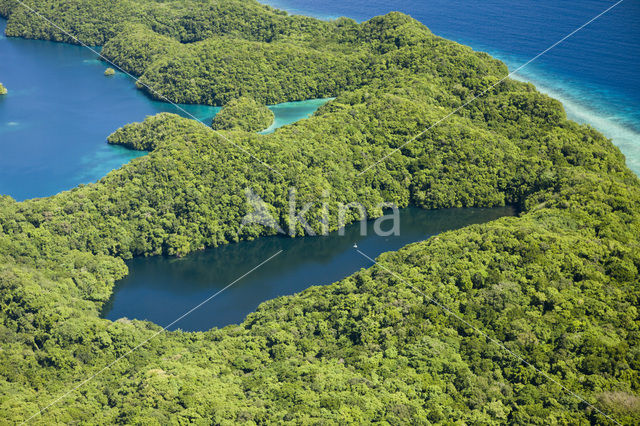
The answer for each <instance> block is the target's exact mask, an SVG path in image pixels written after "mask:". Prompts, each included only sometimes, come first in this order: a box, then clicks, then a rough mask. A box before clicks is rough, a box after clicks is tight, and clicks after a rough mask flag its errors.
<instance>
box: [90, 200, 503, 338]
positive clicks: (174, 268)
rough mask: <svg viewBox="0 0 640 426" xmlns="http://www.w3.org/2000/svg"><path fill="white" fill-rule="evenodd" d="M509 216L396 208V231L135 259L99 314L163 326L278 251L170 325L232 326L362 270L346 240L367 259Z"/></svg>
mask: <svg viewBox="0 0 640 426" xmlns="http://www.w3.org/2000/svg"><path fill="white" fill-rule="evenodd" d="M514 214H515V210H514V209H513V208H512V207H499V208H468V209H462V208H457V209H443V210H424V209H420V208H417V207H409V208H406V209H402V210H400V233H399V234H400V235H398V236H388V237H381V236H377V235H375V234H374V230H373V225H374V223H373V221H369V222H368V223H367V233H366V236H362V235H361V229H360V223H354V224H351V225H349V226H347V227H346V228H345V232H344V236H340V235H339V233H338V232H334V233H331V234H329V235H327V236H322V237H305V238H288V237H265V238H259V239H257V240H254V241H244V242H240V243H236V244H228V245H224V246H220V247H217V248H212V249H207V250H204V251H202V252H197V253H193V254H190V255H188V256H186V257H184V258H169V257H162V256H156V257H149V258H137V259H133V260H131V261H129V262H128V263H127V265H128V267H129V275H128V276H127V277H126V278H124V279H123V280H121V281H119V282H118V283H116V286H115V288H114V292H113V295H112V297H111V300H110V301H109V302H108V303H107V304H106V305H105V306H104V308H103V312H102V317H103V318H107V319H110V320H117V319H120V318H123V317H126V318H130V319H134V318H135V319H140V320H148V321H152V322H154V323H156V324H159V325H160V326H163V327H164V326H166V325H168V324H170V323H171V322H173V321H174V320H176V319H177V318H179V317H180V316H181V315H183V314H184V313H185V312H187V311H189V310H190V309H191V308H193V307H194V306H196V305H198V304H200V303H201V302H202V301H204V300H205V299H207V298H208V297H210V296H211V295H213V294H215V293H216V292H218V291H220V290H221V289H223V288H224V287H226V286H227V285H229V284H230V283H231V282H233V281H234V280H236V279H237V278H239V277H241V276H242V275H244V274H246V273H247V271H249V270H250V269H251V268H253V267H255V266H257V265H259V264H260V263H261V262H263V261H264V260H265V259H267V258H269V257H270V256H272V255H273V254H275V253H277V252H278V251H279V250H283V252H282V253H281V254H280V255H279V256H277V257H275V258H274V259H273V260H271V261H270V262H268V263H266V264H265V265H263V266H262V267H261V268H259V269H257V270H256V271H254V272H253V273H252V274H250V275H248V276H246V277H245V278H243V279H242V280H240V281H239V282H237V283H236V284H234V285H233V286H232V287H230V288H229V289H227V290H226V291H224V292H223V293H221V294H220V295H218V296H217V297H216V298H214V299H213V300H211V301H209V302H208V303H207V304H205V305H203V306H202V307H200V308H199V309H197V310H195V311H194V312H193V313H191V314H190V315H188V316H187V317H185V318H184V319H182V320H181V321H180V322H178V323H176V324H175V326H173V327H171V328H170V330H175V329H182V330H186V331H204V330H209V329H211V328H213V327H223V326H226V325H229V324H235V323H240V322H241V321H242V320H243V319H244V318H245V317H246V316H247V314H249V313H251V312H253V311H255V309H256V308H257V307H258V305H259V304H260V303H262V302H264V301H266V300H269V299H273V298H276V297H278V296H285V295H290V294H294V293H297V292H300V291H302V290H304V289H306V288H308V287H310V286H314V285H328V284H331V283H334V282H336V281H339V280H340V279H342V278H345V277H347V276H349V275H351V274H353V273H354V272H356V271H358V270H360V269H361V268H367V267H370V266H371V262H370V261H368V260H367V259H366V258H364V257H363V256H362V255H361V254H359V253H358V252H357V251H356V250H355V249H354V247H353V245H354V243H357V245H358V249H359V250H361V251H362V252H363V253H365V254H367V255H368V256H370V257H373V258H375V257H376V256H378V255H379V254H380V253H383V252H387V251H393V250H398V249H399V248H401V247H403V246H405V245H407V244H410V243H413V242H417V241H422V240H426V239H427V238H429V237H431V236H433V235H436V234H439V233H441V232H444V231H448V230H452V229H458V228H462V227H464V226H467V225H471V224H476V223H484V222H489V221H492V220H495V219H498V218H500V217H504V216H512V215H514ZM385 229H386V228H385Z"/></svg>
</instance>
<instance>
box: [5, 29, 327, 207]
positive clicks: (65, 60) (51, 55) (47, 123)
mask: <svg viewBox="0 0 640 426" xmlns="http://www.w3.org/2000/svg"><path fill="white" fill-rule="evenodd" d="M5 25H6V20H4V19H0V33H2V34H3V33H4V27H5ZM105 69H106V64H104V63H103V62H101V61H100V60H98V59H96V56H95V54H93V53H92V52H91V51H89V50H88V49H86V48H83V47H81V46H71V45H65V44H60V43H52V42H47V41H38V40H22V39H16V38H10V37H4V36H2V37H0V82H2V83H3V84H4V85H5V86H6V87H7V89H8V90H9V94H8V95H6V96H1V97H0V194H5V195H11V196H12V197H14V198H15V199H17V200H24V199H27V198H34V197H44V196H48V195H52V194H56V193H58V192H60V191H64V190H68V189H71V188H73V187H75V186H77V185H78V184H81V183H90V182H95V181H97V180H99V179H100V178H102V177H103V176H105V175H106V174H107V173H108V172H110V171H111V170H113V169H116V168H118V167H120V166H122V165H123V164H126V163H127V162H128V161H130V160H131V159H132V158H135V157H138V156H140V155H144V154H145V153H143V152H137V151H131V150H128V149H125V148H122V147H117V146H110V145H108V144H107V143H106V138H107V136H108V135H109V134H111V133H112V132H113V131H115V130H116V129H118V128H119V127H121V126H123V125H125V124H127V123H131V122H134V121H141V120H144V118H145V117H146V116H148V115H154V114H157V113H159V112H165V111H166V112H173V113H178V114H180V115H183V116H188V115H187V114H186V113H185V112H183V111H180V110H177V109H176V108H175V107H174V106H172V105H170V104H167V103H164V102H156V101H153V100H151V99H149V98H148V97H146V96H145V95H144V94H143V93H142V92H141V91H139V90H136V89H135V85H134V84H133V81H132V79H131V78H130V77H128V76H126V75H125V74H122V73H117V74H116V75H114V76H112V77H105V76H104V75H103V72H104V70H105ZM325 102H326V100H310V101H305V102H296V103H288V104H283V105H274V106H272V107H271V108H272V109H273V111H274V113H275V114H276V123H274V126H273V127H272V128H271V130H274V129H275V128H276V127H279V126H283V125H286V124H289V123H292V122H295V121H298V120H300V119H303V118H306V117H308V116H309V115H310V114H312V113H313V112H314V111H315V110H316V109H317V108H318V107H319V106H320V105H322V104H323V103H325ZM180 106H181V107H182V108H184V109H185V110H186V111H187V112H188V114H192V115H194V116H195V117H197V118H198V119H200V120H202V121H204V122H205V123H207V124H210V123H211V119H212V118H213V116H214V115H215V114H216V113H217V112H218V111H219V110H220V108H217V107H210V106H202V105H180Z"/></svg>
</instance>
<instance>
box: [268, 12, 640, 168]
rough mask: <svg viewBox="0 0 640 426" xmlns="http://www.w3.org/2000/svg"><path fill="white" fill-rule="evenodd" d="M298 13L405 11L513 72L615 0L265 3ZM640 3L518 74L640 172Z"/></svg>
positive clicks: (363, 16) (363, 15)
mask: <svg viewBox="0 0 640 426" xmlns="http://www.w3.org/2000/svg"><path fill="white" fill-rule="evenodd" d="M263 2H264V3H268V4H271V5H273V6H276V7H279V8H281V9H286V10H289V11H290V12H292V13H299V14H306V15H314V16H317V17H320V18H324V19H332V18H336V17H339V16H348V17H350V18H353V19H355V20H357V21H363V20H367V19H369V18H371V17H373V16H376V15H381V14H384V13H387V12H389V11H393V10H396V11H400V12H404V13H407V14H409V15H411V16H413V17H414V18H416V19H417V20H419V21H421V22H422V23H424V24H425V25H426V26H427V27H429V28H430V29H431V31H433V32H434V33H435V34H437V35H439V36H442V37H445V38H448V39H451V40H455V41H458V42H460V43H463V44H466V45H469V46H472V47H473V48H474V49H477V50H482V51H485V52H488V53H490V54H491V55H493V56H495V57H497V58H499V59H501V60H503V61H505V62H506V63H507V65H509V68H510V69H511V70H514V69H516V68H518V67H519V66H520V65H522V64H524V63H526V62H527V61H528V60H530V59H532V58H533V57H534V56H536V55H537V54H538V53H540V52H542V51H543V50H545V49H546V48H547V47H549V46H551V45H552V44H554V43H555V42H557V41H559V40H560V39H562V38H563V37H564V36H566V35H567V34H569V33H571V32H572V31H574V30H575V29H577V28H578V27H580V26H581V25H583V24H585V23H586V22H587V21H589V20H590V19H592V18H593V17H595V16H596V15H598V14H599V13H601V12H603V11H604V10H605V9H607V8H608V7H609V6H611V5H613V4H614V3H615V1H610V0H537V1H533V0H529V1H523V0H516V1H513V0H511V1H507V0H487V1H477V0H453V1H452V0H429V1H424V0H366V1H365V0H351V1H342V0H323V1H303V0H267V1H263ZM638 70H640V1H637V0H624V1H623V2H622V3H621V4H619V5H618V6H616V7H615V8H614V9H612V10H611V11H610V12H608V13H607V14H605V15H603V16H602V17H601V18H599V19H597V20H596V21H594V22H593V23H592V24H590V25H589V26H587V27H585V28H584V29H583V30H581V31H580V32H578V33H576V34H575V35H574V36H572V37H571V38H569V39H567V40H566V41H565V42H563V43H562V44H560V45H558V46H557V47H556V48H554V49H553V50H551V51H549V52H548V53H547V54H545V55H544V56H542V57H540V58H539V59H537V60H536V61H535V62H533V63H532V64H531V65H528V66H527V67H526V68H524V69H523V70H522V71H519V72H518V77H519V78H521V79H525V80H528V81H531V82H533V83H534V84H536V86H537V87H538V88H539V89H541V90H542V91H544V92H546V93H549V94H550V95H551V96H553V97H555V98H557V99H559V100H561V101H562V102H563V103H564V105H565V108H566V110H567V113H568V115H569V117H570V118H571V119H573V120H576V121H578V122H581V123H589V124H591V125H592V126H594V127H595V128H597V129H598V130H600V131H602V132H603V133H604V134H605V135H607V136H608V137H609V138H611V139H612V140H613V142H614V143H615V144H616V145H618V146H619V147H620V149H621V150H622V152H623V153H624V154H625V155H626V156H627V164H628V165H629V167H630V168H631V169H632V170H633V171H635V172H636V174H640V73H639V71H638Z"/></svg>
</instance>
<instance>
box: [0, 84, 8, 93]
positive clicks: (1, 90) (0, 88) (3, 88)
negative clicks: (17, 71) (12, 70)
mask: <svg viewBox="0 0 640 426" xmlns="http://www.w3.org/2000/svg"><path fill="white" fill-rule="evenodd" d="M7 93H9V91H8V90H7V88H6V87H4V86H3V85H2V83H0V95H6V94H7Z"/></svg>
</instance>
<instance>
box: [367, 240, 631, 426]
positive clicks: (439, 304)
mask: <svg viewBox="0 0 640 426" xmlns="http://www.w3.org/2000/svg"><path fill="white" fill-rule="evenodd" d="M356 251H357V252H358V253H360V254H361V255H362V256H364V257H365V258H367V259H368V260H370V261H371V262H373V263H374V264H375V265H376V266H378V267H380V268H382V269H384V270H385V271H387V272H388V273H390V274H391V275H393V276H394V277H395V278H397V279H398V280H400V281H402V283H403V284H405V285H406V286H407V287H409V288H411V289H412V290H413V291H415V292H417V293H420V294H421V295H422V296H424V297H425V298H426V299H427V300H428V301H430V302H431V303H433V304H434V305H436V306H438V307H439V308H440V309H442V310H443V311H445V312H446V313H447V314H448V315H451V316H453V317H454V318H456V319H457V320H458V321H460V322H462V323H463V324H465V325H466V326H468V327H470V328H472V329H473V330H474V331H475V332H476V333H478V334H480V335H481V336H483V337H484V338H486V339H488V340H489V341H491V342H492V343H494V344H495V345H497V346H499V347H500V348H501V349H502V350H504V351H506V352H507V353H509V354H510V355H511V356H512V357H514V358H516V359H517V360H518V361H520V362H522V363H523V364H525V365H527V366H528V367H531V368H532V369H534V370H535V371H536V372H537V373H538V374H540V375H542V376H543V377H545V378H546V379H547V380H549V381H551V382H553V383H555V384H556V385H558V386H560V387H561V388H562V389H564V390H565V391H566V392H567V393H569V394H571V395H573V396H574V397H575V398H577V399H578V400H580V401H582V402H584V403H585V404H587V405H588V406H589V407H591V408H593V409H594V410H596V411H597V412H598V413H600V414H602V415H603V416H605V417H606V418H607V419H609V420H611V421H612V422H613V423H615V424H617V425H621V423H620V422H618V421H617V420H616V419H614V418H613V417H611V416H609V415H608V414H607V413H605V412H603V411H602V410H600V409H599V408H598V407H596V406H595V405H593V404H592V403H590V402H589V401H587V400H586V399H585V398H583V397H582V396H580V395H578V394H577V393H575V392H574V391H572V390H571V389H569V388H567V387H566V386H564V385H563V384H562V383H560V382H558V381H557V380H556V379H554V378H553V377H551V376H549V375H548V374H547V373H545V372H544V371H542V370H540V369H539V368H537V367H536V366H535V365H533V364H531V363H530V362H529V361H527V360H526V359H524V358H523V357H522V356H520V355H518V354H517V353H515V352H513V351H512V350H511V349H509V348H507V347H506V346H505V345H504V343H502V342H500V341H499V340H496V339H494V338H493V337H491V336H489V335H488V334H487V333H485V332H484V331H482V330H480V329H479V328H478V327H476V326H474V325H473V324H471V323H470V322H469V321H467V320H465V319H464V318H462V317H461V316H460V315H458V314H456V313H455V312H453V311H452V310H451V309H449V308H447V307H446V306H445V305H443V304H442V303H440V302H439V301H438V300H436V299H435V298H433V297H432V296H427V295H426V294H425V293H424V292H422V291H421V290H420V289H418V288H417V287H415V286H413V285H412V284H410V283H409V282H407V280H405V279H404V278H403V277H401V276H400V275H398V274H396V273H395V272H393V271H391V270H390V269H389V268H387V267H386V266H384V265H382V264H380V263H378V262H377V261H376V260H375V259H372V258H371V257H369V256H367V255H366V254H364V253H363V252H361V251H360V250H358V249H356ZM621 426H622V425H621Z"/></svg>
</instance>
